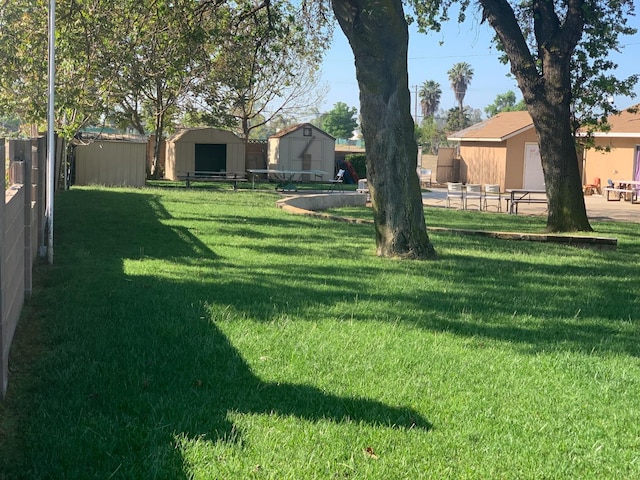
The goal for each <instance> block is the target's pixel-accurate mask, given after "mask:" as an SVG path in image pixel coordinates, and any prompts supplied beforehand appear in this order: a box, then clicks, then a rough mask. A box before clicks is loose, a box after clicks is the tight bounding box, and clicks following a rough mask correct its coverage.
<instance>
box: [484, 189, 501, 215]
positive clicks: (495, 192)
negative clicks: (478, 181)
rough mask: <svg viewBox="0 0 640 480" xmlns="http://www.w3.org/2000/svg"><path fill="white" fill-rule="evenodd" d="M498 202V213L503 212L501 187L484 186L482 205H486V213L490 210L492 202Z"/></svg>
mask: <svg viewBox="0 0 640 480" xmlns="http://www.w3.org/2000/svg"><path fill="white" fill-rule="evenodd" d="M494 200H495V201H497V202H498V203H497V204H496V211H497V212H502V193H501V192H500V185H498V184H487V185H485V186H484V198H483V201H482V204H483V205H484V210H485V212H486V211H487V210H488V207H489V204H488V202H490V201H494Z"/></svg>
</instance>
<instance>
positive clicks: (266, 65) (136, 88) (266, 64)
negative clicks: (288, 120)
mask: <svg viewBox="0 0 640 480" xmlns="http://www.w3.org/2000/svg"><path fill="white" fill-rule="evenodd" d="M47 12H48V2H46V0H15V1H12V2H4V3H3V4H2V6H0V27H1V28H2V33H3V35H2V36H1V37H0V55H1V56H2V58H3V59H5V60H4V61H3V62H1V64H0V113H5V114H11V115H16V116H18V117H19V118H21V119H22V120H23V121H25V122H31V123H39V124H42V123H43V122H44V120H45V119H46V105H47V102H46V92H47V75H46V72H47ZM57 13H58V15H57V17H58V19H57V31H56V47H57V48H56V66H57V72H56V77H57V82H56V115H55V117H56V122H57V125H56V130H57V131H58V132H59V133H61V134H62V135H63V136H65V137H66V138H70V137H72V136H74V135H75V134H76V132H77V131H78V130H80V129H81V128H83V127H84V126H85V125H87V124H94V125H95V124H100V123H102V122H105V121H110V122H113V123H114V124H116V125H119V126H127V127H132V128H134V129H135V130H136V131H138V132H139V133H148V132H152V133H156V138H157V139H158V141H159V140H160V138H161V137H162V135H163V132H164V131H166V130H171V129H172V128H173V127H174V125H175V122H176V120H177V119H178V118H185V113H186V112H187V110H190V111H191V113H192V115H190V117H191V120H195V119H199V120H200V121H202V120H203V119H204V118H205V116H204V115H203V112H198V111H194V109H193V105H194V99H195V98H198V97H199V96H200V97H201V98H204V99H205V100H206V101H207V102H208V104H209V106H211V105H215V106H216V107H221V108H218V109H217V110H215V112H214V113H215V114H216V115H215V119H216V122H217V124H222V125H226V126H229V125H232V124H234V123H235V122H237V121H238V119H240V123H242V125H241V126H240V128H239V130H242V131H244V132H247V131H249V130H250V129H251V128H255V127H256V126H258V125H259V124H260V122H262V121H268V120H269V118H271V117H273V116H274V115H278V114H285V113H287V110H286V108H285V107H286V106H287V105H289V106H290V105H291V104H292V103H293V102H296V101H297V102H298V106H299V107H300V105H304V106H308V105H310V104H314V103H315V102H317V101H319V100H320V99H321V98H322V94H321V93H320V94H318V90H317V89H315V87H316V84H314V83H313V81H314V78H315V77H314V75H315V72H316V71H317V65H318V63H319V61H320V58H321V56H322V54H323V49H324V47H325V46H326V45H327V39H328V38H329V33H330V28H329V27H328V26H327V25H328V23H327V21H326V18H323V15H325V14H326V8H324V9H323V8H319V7H318V8H314V9H308V8H306V6H305V5H304V4H302V5H300V4H299V3H294V2H288V1H286V0H280V1H278V0H275V1H274V0H271V1H266V0H265V1H263V2H254V1H253V0H239V1H235V2H230V1H226V0H204V1H200V2H193V1H191V0H153V1H152V0H140V1H133V0H123V1H122V2H115V3H114V2H112V1H110V0H73V1H72V0H59V1H58V5H57ZM302 85H304V88H301V86H302ZM275 102H278V105H277V106H275V107H274V103H275ZM267 112H268V113H269V115H267ZM205 113H206V112H205ZM209 113H211V111H210V112H209ZM210 117H211V115H210ZM264 119H266V120H264ZM158 149H159V143H158V144H157V145H156V148H155V149H154V150H155V158H156V159H157V158H158V154H159V151H158Z"/></svg>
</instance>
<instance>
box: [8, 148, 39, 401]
mask: <svg viewBox="0 0 640 480" xmlns="http://www.w3.org/2000/svg"><path fill="white" fill-rule="evenodd" d="M46 150H47V148H46V138H43V137H41V138H34V139H30V140H7V141H5V140H4V139H0V159H1V160H2V161H0V173H1V174H2V175H1V177H0V178H2V183H3V187H4V190H5V200H4V202H0V360H1V362H0V381H1V382H2V383H1V385H0V388H1V389H0V397H1V398H4V396H5V394H6V392H7V386H8V383H9V350H10V349H11V342H12V340H13V335H14V333H15V330H16V326H17V324H18V320H19V319H20V314H21V312H22V307H23V305H24V300H25V298H28V297H29V296H30V295H31V291H32V273H33V265H34V263H35V260H36V259H37V255H38V249H39V248H40V247H41V246H44V245H45V243H44V240H45V226H46V217H45V203H46V201H45V200H46V191H45V190H46V189H45V186H46V159H47V155H46ZM7 159H8V162H7ZM7 167H8V169H7Z"/></svg>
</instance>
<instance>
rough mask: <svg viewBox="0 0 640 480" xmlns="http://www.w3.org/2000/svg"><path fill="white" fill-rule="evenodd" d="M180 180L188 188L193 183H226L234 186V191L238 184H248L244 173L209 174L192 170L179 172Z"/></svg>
mask: <svg viewBox="0 0 640 480" xmlns="http://www.w3.org/2000/svg"><path fill="white" fill-rule="evenodd" d="M177 177H178V180H182V181H184V182H185V185H186V187H187V188H189V187H191V182H226V183H231V184H233V189H234V190H237V189H238V182H246V181H247V179H246V175H245V174H244V173H242V172H208V171H203V170H192V171H187V172H178V176H177Z"/></svg>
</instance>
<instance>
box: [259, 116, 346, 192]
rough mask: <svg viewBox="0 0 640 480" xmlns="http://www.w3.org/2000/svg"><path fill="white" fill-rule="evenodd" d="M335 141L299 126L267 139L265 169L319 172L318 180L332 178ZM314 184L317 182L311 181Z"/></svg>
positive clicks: (304, 126) (312, 126)
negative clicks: (321, 172)
mask: <svg viewBox="0 0 640 480" xmlns="http://www.w3.org/2000/svg"><path fill="white" fill-rule="evenodd" d="M335 149H336V139H335V138H333V137H332V136H331V135H329V134H328V133H326V132H324V131H322V130H320V129H319V128H318V127H316V126H314V125H311V124H310V123H302V124H299V125H295V126H293V127H291V128H287V129H285V130H282V131H280V132H278V133H276V134H275V135H272V136H271V137H269V143H268V162H269V168H271V169H277V170H323V171H325V172H326V175H324V176H323V178H322V180H331V179H332V178H334V176H335V171H336V170H335V163H336V162H335ZM314 180H319V179H317V178H314Z"/></svg>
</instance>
